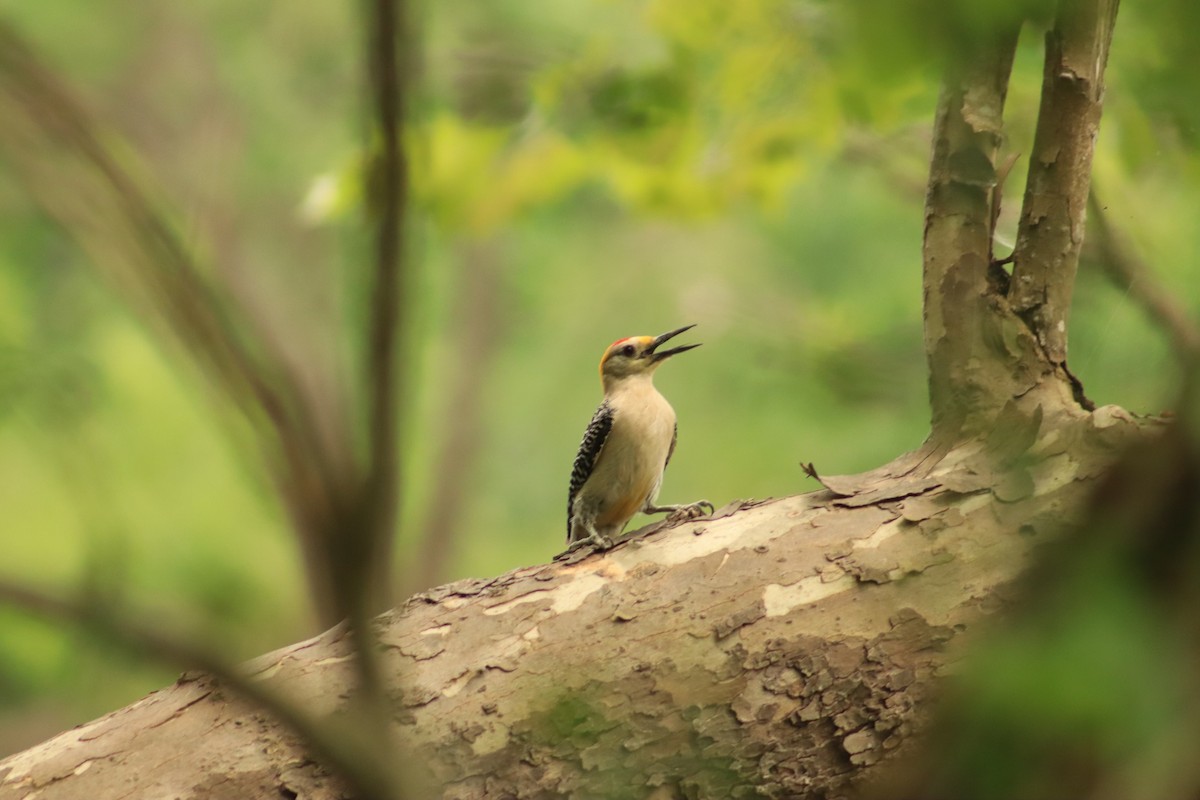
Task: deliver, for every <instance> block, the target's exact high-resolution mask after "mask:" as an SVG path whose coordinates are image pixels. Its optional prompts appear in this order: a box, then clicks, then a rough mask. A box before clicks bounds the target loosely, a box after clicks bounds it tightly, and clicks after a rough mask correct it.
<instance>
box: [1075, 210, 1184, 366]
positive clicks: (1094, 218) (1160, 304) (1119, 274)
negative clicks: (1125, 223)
mask: <svg viewBox="0 0 1200 800" xmlns="http://www.w3.org/2000/svg"><path fill="white" fill-rule="evenodd" d="M1088 222H1089V223H1090V227H1091V232H1092V233H1094V234H1095V235H1094V236H1089V237H1088V241H1089V242H1090V243H1092V244H1093V245H1094V250H1093V253H1094V254H1095V256H1096V259H1097V260H1098V261H1099V262H1100V265H1101V266H1102V267H1104V271H1105V273H1106V274H1107V275H1108V277H1109V278H1110V279H1111V280H1112V282H1113V283H1114V284H1116V286H1117V287H1118V288H1120V289H1121V290H1123V291H1126V292H1128V293H1129V296H1130V298H1132V299H1133V301H1134V302H1136V303H1137V304H1138V305H1139V306H1141V307H1142V310H1143V311H1145V312H1146V316H1147V317H1148V318H1149V319H1150V321H1151V322H1152V323H1154V324H1155V325H1158V326H1160V327H1162V329H1163V330H1164V331H1165V332H1166V334H1167V336H1168V337H1169V338H1170V340H1171V346H1172V347H1173V349H1174V350H1175V354H1176V355H1177V356H1178V357H1179V360H1180V361H1181V362H1183V364H1184V365H1185V366H1190V365H1192V364H1195V363H1196V361H1197V359H1198V358H1200V327H1197V325H1196V322H1195V320H1193V319H1192V318H1191V316H1189V315H1188V312H1187V309H1186V308H1185V307H1184V305H1183V304H1182V303H1180V302H1179V301H1178V300H1177V299H1176V298H1175V296H1174V295H1172V294H1171V292H1169V291H1168V290H1167V289H1166V287H1164V286H1163V285H1162V283H1160V282H1159V281H1158V279H1157V278H1156V277H1155V275H1154V272H1153V270H1151V269H1150V266H1149V265H1148V264H1147V263H1146V262H1145V261H1143V260H1142V259H1141V258H1140V257H1139V256H1138V255H1137V253H1136V252H1135V251H1134V249H1133V246H1132V245H1131V244H1130V243H1129V240H1128V238H1127V237H1126V236H1125V235H1124V234H1123V233H1122V232H1121V231H1120V230H1118V229H1117V228H1115V227H1114V226H1113V224H1112V221H1111V220H1110V219H1109V216H1108V210H1107V209H1106V208H1105V207H1104V205H1103V204H1102V203H1101V202H1100V200H1099V199H1098V198H1097V196H1096V190H1095V187H1094V186H1093V188H1092V192H1091V194H1090V196H1089V197H1088Z"/></svg>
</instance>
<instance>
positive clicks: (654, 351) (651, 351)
mask: <svg viewBox="0 0 1200 800" xmlns="http://www.w3.org/2000/svg"><path fill="white" fill-rule="evenodd" d="M694 327H696V326H695V325H684V326H683V327H682V328H676V329H675V330H673V331H667V332H666V333H664V334H661V335H659V336H655V337H654V341H653V342H651V343H650V346H649V347H648V348H646V353H647V354H648V355H649V356H650V358H651V360H653V361H654V362H655V363H658V362H659V361H665V360H666V359H668V358H670V357H671V356H674V355H678V354H680V353H683V352H685V351H687V350H691V349H692V348H695V347H699V346H700V345H699V344H685V345H684V346H683V347H672V348H671V349H670V350H663V351H662V352H661V353H660V352H659V351H658V347H659V345H661V344H662V343H663V342H666V341H668V340H670V339H674V338H675V337H676V336H678V335H679V334H681V333H683V332H684V331H690V330H691V329H692V328H694Z"/></svg>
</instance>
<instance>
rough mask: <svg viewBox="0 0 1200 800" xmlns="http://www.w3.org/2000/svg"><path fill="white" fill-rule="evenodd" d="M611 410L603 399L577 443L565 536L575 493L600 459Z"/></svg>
mask: <svg viewBox="0 0 1200 800" xmlns="http://www.w3.org/2000/svg"><path fill="white" fill-rule="evenodd" d="M612 425H613V410H612V406H610V405H609V404H608V401H607V400H605V401H604V402H603V403H601V404H600V407H599V408H597V409H596V413H595V414H593V415H592V421H591V422H589V423H588V426H587V430H585V431H584V432H583V441H582V442H580V443H579V452H578V453H577V454H576V455H575V464H574V465H573V466H572V467H571V489H570V491H569V492H568V493H567V537H568V538H569V537H570V536H571V512H572V509H573V507H574V505H575V495H577V494H579V490H580V489H582V488H583V484H584V483H586V482H587V479H588V477H590V476H591V474H592V470H594V469H595V468H596V462H597V461H598V460H599V459H600V451H601V450H603V449H604V441H605V440H606V439H608V433H609V431H611V430H612Z"/></svg>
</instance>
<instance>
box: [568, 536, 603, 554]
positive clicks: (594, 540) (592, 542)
mask: <svg viewBox="0 0 1200 800" xmlns="http://www.w3.org/2000/svg"><path fill="white" fill-rule="evenodd" d="M584 547H591V548H592V549H593V550H595V551H596V552H598V553H602V552H604V551H605V550H611V549H612V547H613V540H612V539H610V538H608V537H607V536H603V535H601V534H599V533H593V534H591V535H590V536H585V537H584V538H582V539H576V540H575V541H573V542H571V543H570V544H569V545H567V549H566V550H563V551H562V552H561V553H559V555H560V556H565V555H568V554H570V553H574V552H575V551H576V550H580V549H582V548H584Z"/></svg>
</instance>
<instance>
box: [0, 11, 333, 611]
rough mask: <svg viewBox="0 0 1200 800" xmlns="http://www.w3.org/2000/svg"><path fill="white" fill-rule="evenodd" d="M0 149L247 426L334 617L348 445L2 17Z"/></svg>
mask: <svg viewBox="0 0 1200 800" xmlns="http://www.w3.org/2000/svg"><path fill="white" fill-rule="evenodd" d="M114 142H115V143H116V144H114ZM0 154H3V156H4V157H5V158H6V159H7V160H8V161H9V162H10V163H11V164H12V165H13V166H14V168H15V169H16V171H17V173H18V174H19V175H21V177H22V178H23V179H24V182H25V184H26V186H27V187H28V189H29V191H30V192H31V194H32V195H33V196H34V197H35V199H36V200H37V201H38V203H39V204H40V205H41V206H42V207H43V208H44V209H45V210H46V212H47V213H48V214H49V216H50V217H51V218H53V219H54V220H55V221H56V222H58V223H59V224H60V225H61V226H62V227H63V228H64V230H66V231H67V233H68V234H69V235H70V236H71V237H72V238H74V239H75V240H76V241H77V242H78V243H79V245H80V246H81V247H82V248H83V250H84V251H85V252H86V253H87V255H88V256H89V259H88V260H89V263H90V264H91V265H92V266H94V267H95V268H96V269H97V270H98V271H99V272H100V273H101V275H103V277H104V278H106V279H107V280H108V281H109V282H110V283H111V284H113V285H115V286H116V288H117V289H118V291H119V292H121V293H122V294H123V295H124V296H125V297H126V298H127V299H128V300H130V301H131V302H132V303H133V305H134V306H135V307H136V308H137V309H138V310H139V311H141V312H142V313H143V314H145V315H147V316H149V318H150V319H151V320H152V321H154V322H155V323H158V325H159V327H160V328H165V330H166V331H168V332H169V333H170V334H171V335H173V336H174V338H175V339H176V340H177V341H178V342H179V343H180V344H181V345H182V346H183V349H184V351H185V352H186V353H187V354H188V355H189V356H190V357H191V358H192V359H193V360H194V361H195V362H196V363H197V365H198V366H199V368H200V370H201V371H202V372H203V373H204V374H205V375H206V376H207V377H208V378H209V379H210V380H211V382H212V384H213V385H214V386H215V387H216V388H217V390H218V391H219V393H220V394H221V395H223V396H224V397H225V399H227V400H228V401H230V402H231V403H232V404H233V405H234V407H236V408H237V409H238V410H239V411H240V412H241V413H242V414H243V415H244V416H245V418H246V419H247V420H248V421H249V422H250V427H251V429H252V430H253V432H254V434H255V436H256V439H257V444H258V446H259V450H260V451H261V455H262V458H263V459H264V461H265V462H266V465H267V467H268V470H269V472H270V474H271V475H272V478H273V479H274V482H275V485H276V487H277V490H278V492H279V494H280V497H281V499H282V502H283V504H284V507H285V508H286V509H287V512H288V514H289V516H290V518H291V520H292V523H293V525H294V528H295V532H296V534H297V537H298V539H299V543H300V545H301V549H302V550H303V552H304V555H305V564H306V567H307V573H308V580H309V583H310V587H311V590H312V597H313V602H314V604H315V605H316V607H317V609H318V612H319V614H320V616H321V617H322V618H323V619H324V620H325V621H326V622H333V621H336V619H338V618H339V617H338V616H337V615H336V614H335V613H334V611H333V603H332V598H333V592H332V589H331V586H330V582H329V574H328V572H327V570H326V568H325V557H326V554H327V548H326V547H325V546H324V544H323V540H324V537H325V536H327V535H330V531H336V530H337V529H339V528H340V527H342V523H341V522H339V520H343V519H344V518H345V515H346V513H347V512H348V510H349V509H351V508H352V507H353V486H354V481H353V458H352V449H351V444H350V442H348V441H345V440H343V441H326V440H324V439H323V438H322V437H321V436H320V435H319V431H321V430H322V428H323V426H322V425H320V424H318V422H317V416H318V414H319V413H327V412H328V410H329V409H321V410H320V411H319V410H318V408H317V406H316V404H314V403H313V402H312V401H311V398H309V397H308V396H307V394H306V393H305V392H304V391H303V389H302V386H301V383H300V382H299V381H298V380H297V379H296V376H295V375H294V374H292V372H291V370H290V369H289V367H288V366H287V362H286V360H285V359H284V358H283V357H282V355H281V354H280V353H279V352H278V351H277V350H276V349H274V347H273V346H272V341H271V339H270V338H269V337H267V336H266V335H263V334H262V332H261V331H260V330H258V329H257V327H256V325H255V320H253V319H252V318H251V317H249V316H248V315H245V314H243V313H241V311H240V309H239V308H237V307H236V304H235V303H234V302H233V300H232V298H231V297H229V295H228V293H227V292H226V291H224V289H223V288H222V287H218V286H214V285H213V283H212V282H211V281H210V280H209V279H206V277H205V276H204V275H203V274H202V272H201V270H200V267H199V265H198V263H197V260H196V257H195V255H194V254H193V252H192V251H191V250H189V248H187V247H186V246H185V245H184V244H183V242H182V240H181V237H180V235H179V233H178V231H177V230H176V229H175V227H174V226H173V225H172V224H171V222H170V221H169V215H168V214H167V213H166V212H165V211H164V210H163V206H162V204H161V203H160V201H159V200H157V199H156V198H155V197H154V196H153V194H152V192H151V191H150V190H148V189H147V188H146V184H147V181H145V180H143V179H142V178H141V177H139V176H140V174H141V172H142V169H141V168H140V167H139V166H138V165H137V164H136V159H135V157H134V155H133V154H132V152H130V151H129V150H128V149H125V148H122V147H121V146H120V144H119V139H117V138H116V137H115V135H114V134H112V132H110V131H104V130H102V129H101V127H100V126H99V125H98V124H97V123H96V122H94V121H93V120H92V119H91V118H90V116H89V115H88V113H87V112H86V111H85V110H84V108H83V107H82V105H81V104H80V103H79V102H78V101H77V100H76V99H75V98H74V97H73V96H72V94H71V93H70V92H69V91H68V89H67V88H66V87H65V86H64V85H63V84H62V83H61V82H60V81H59V80H58V79H57V78H56V77H55V76H54V75H53V74H52V73H51V72H50V70H49V69H48V68H46V67H45V66H44V65H43V64H42V63H41V62H40V61H39V59H38V58H37V57H36V55H35V54H34V52H33V50H32V49H31V48H30V47H29V46H28V45H27V44H26V43H25V42H24V41H22V39H21V38H20V37H19V36H18V34H17V33H16V32H15V31H14V30H13V29H12V28H11V27H9V26H7V25H6V24H3V23H0ZM338 428H341V429H343V430H348V429H349V426H348V425H341V426H338Z"/></svg>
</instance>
